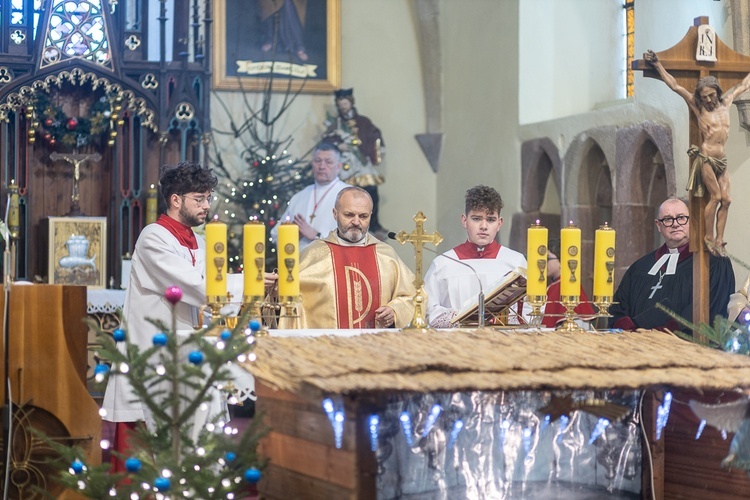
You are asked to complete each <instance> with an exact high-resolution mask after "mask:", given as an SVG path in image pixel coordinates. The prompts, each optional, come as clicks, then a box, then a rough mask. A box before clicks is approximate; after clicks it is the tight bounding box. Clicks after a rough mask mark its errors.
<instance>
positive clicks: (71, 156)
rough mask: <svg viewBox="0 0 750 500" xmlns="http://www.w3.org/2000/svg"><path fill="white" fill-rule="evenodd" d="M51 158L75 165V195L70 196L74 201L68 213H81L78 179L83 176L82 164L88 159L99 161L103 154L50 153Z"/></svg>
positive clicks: (74, 214) (73, 214)
mask: <svg viewBox="0 0 750 500" xmlns="http://www.w3.org/2000/svg"><path fill="white" fill-rule="evenodd" d="M49 159H50V160H52V161H57V160H64V161H66V162H67V163H70V164H71V165H73V195H72V196H71V197H70V199H71V200H72V202H71V204H70V213H69V214H68V215H72V216H76V215H81V206H80V205H79V203H78V201H79V200H80V199H81V194H80V193H79V191H78V181H79V180H80V178H81V164H82V163H84V162H87V161H94V162H97V161H99V160H101V159H102V155H100V154H99V153H92V154H78V153H50V155H49Z"/></svg>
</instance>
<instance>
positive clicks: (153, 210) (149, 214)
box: [146, 184, 158, 224]
mask: <svg viewBox="0 0 750 500" xmlns="http://www.w3.org/2000/svg"><path fill="white" fill-rule="evenodd" d="M157 205H158V204H157V200H156V187H155V186H154V185H153V184H151V187H150V188H149V190H148V191H147V192H146V224H151V223H152V222H156V214H157V211H158V210H157Z"/></svg>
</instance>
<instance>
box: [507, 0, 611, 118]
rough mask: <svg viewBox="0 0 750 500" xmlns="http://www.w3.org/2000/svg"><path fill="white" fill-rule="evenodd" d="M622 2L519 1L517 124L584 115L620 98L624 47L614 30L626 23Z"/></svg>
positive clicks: (572, 0) (588, 0)
mask: <svg viewBox="0 0 750 500" xmlns="http://www.w3.org/2000/svg"><path fill="white" fill-rule="evenodd" d="M621 4H622V2H617V1H609V2H602V1H600V0H562V1H561V0H525V1H521V2H520V3H519V11H520V15H519V39H520V40H521V44H520V46H519V63H518V66H519V81H520V82H523V87H522V92H521V93H520V94H519V123H521V124H526V123H534V122H540V121H545V120H550V119H554V118H561V117H564V116H570V115H575V114H579V113H585V112H588V111H590V110H592V109H593V108H594V107H595V106H597V105H598V104H599V103H601V102H606V101H611V100H613V99H618V98H620V97H622V96H624V92H625V91H624V87H625V84H624V76H623V73H624V72H623V61H624V59H625V48H624V42H623V38H622V36H621V31H622V29H621V28H620V29H618V28H619V27H621V26H622V25H623V23H624V13H623V9H622V6H621ZM593 19H596V20H597V22H591V20H593ZM600 20H607V22H600ZM540 34H541V36H540ZM551 40H554V43H550V41H551Z"/></svg>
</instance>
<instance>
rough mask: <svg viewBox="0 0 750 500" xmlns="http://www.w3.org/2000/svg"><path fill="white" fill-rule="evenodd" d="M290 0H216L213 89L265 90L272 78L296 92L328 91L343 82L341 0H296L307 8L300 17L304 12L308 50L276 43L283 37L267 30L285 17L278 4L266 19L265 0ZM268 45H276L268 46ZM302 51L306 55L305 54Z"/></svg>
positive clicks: (282, 88) (274, 84)
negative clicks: (262, 13)
mask: <svg viewBox="0 0 750 500" xmlns="http://www.w3.org/2000/svg"><path fill="white" fill-rule="evenodd" d="M285 3H286V2H272V1H271V0H255V1H248V0H215V2H214V31H213V39H214V43H213V88H214V90H246V91H259V90H265V89H266V87H267V86H268V83H269V80H271V78H272V79H273V81H272V90H273V91H275V92H284V91H286V90H287V89H289V90H291V91H292V92H297V91H301V92H302V93H309V94H327V93H331V92H333V91H334V90H337V89H338V88H339V87H340V86H341V0H294V1H293V2H292V4H293V5H295V6H296V7H297V11H296V12H297V13H299V11H300V10H301V11H302V13H301V14H299V17H304V25H303V26H302V28H303V29H302V34H303V41H304V50H297V51H296V52H294V51H288V50H281V49H279V50H276V48H274V47H280V45H281V43H280V41H279V40H280V39H281V37H280V36H279V35H268V36H267V37H266V35H265V34H266V33H269V32H270V30H277V29H278V26H279V23H280V22H284V21H282V20H281V13H280V12H279V11H278V10H277V11H276V13H274V14H273V15H270V16H269V17H267V18H266V20H265V21H264V20H262V19H261V16H262V15H261V12H263V9H264V6H263V5H264V4H276V5H284V4H285ZM300 6H301V7H300ZM282 8H285V7H282ZM277 9H278V7H277ZM270 10H273V9H270ZM270 10H268V11H265V12H264V14H265V15H267V14H268V12H270ZM271 26H273V27H271ZM270 40H273V41H270ZM268 45H270V46H271V48H270V49H268V50H264V49H265V48H267V47H268ZM300 51H301V52H302V53H303V54H304V56H303V57H307V59H306V60H303V59H301V58H300ZM293 52H294V53H293Z"/></svg>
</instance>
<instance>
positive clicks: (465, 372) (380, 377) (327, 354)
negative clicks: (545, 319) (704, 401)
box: [248, 329, 750, 397]
mask: <svg viewBox="0 0 750 500" xmlns="http://www.w3.org/2000/svg"><path fill="white" fill-rule="evenodd" d="M271 335H273V331H272V333H271ZM255 353H256V354H257V360H256V361H255V362H253V363H252V364H250V365H249V366H248V368H249V369H250V371H251V372H252V373H253V375H255V376H256V377H257V378H258V379H260V380H262V381H263V382H264V383H265V384H266V385H268V386H271V387H274V388H276V389H282V390H286V391H290V392H293V393H297V394H299V395H306V396H310V397H313V396H319V395H321V394H359V393H373V392H376V393H381V392H389V393H390V392H400V391H408V392H441V391H464V390H470V389H473V390H487V391H489V390H574V389H611V388H628V389H638V388H645V387H653V386H659V385H666V386H673V387H685V388H696V389H733V388H736V387H739V386H745V385H750V357H747V356H743V355H738V354H729V353H726V352H722V351H717V350H714V349H709V348H706V347H702V346H700V345H697V344H695V343H692V342H689V341H686V340H683V339H681V338H679V337H677V336H675V335H672V334H670V333H663V332H658V331H646V330H641V331H637V332H622V333H611V332H575V333H569V332H561V331H544V330H495V329H483V330H470V329H461V330H450V331H448V330H428V331H414V332H411V331H402V332H382V333H377V334H362V335H356V336H348V337H343V336H335V335H331V336H327V335H326V336H318V337H274V336H270V337H262V338H259V339H258V340H257V345H256V350H255Z"/></svg>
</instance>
